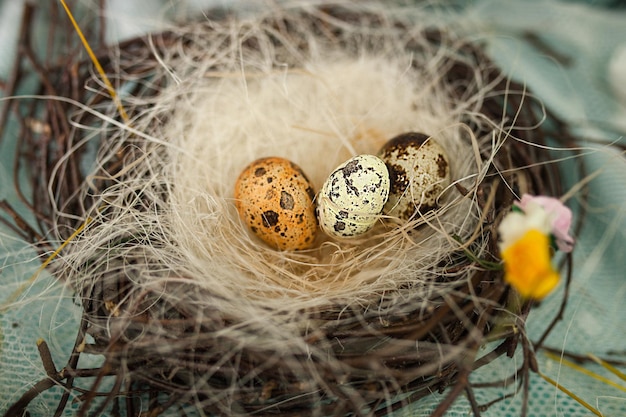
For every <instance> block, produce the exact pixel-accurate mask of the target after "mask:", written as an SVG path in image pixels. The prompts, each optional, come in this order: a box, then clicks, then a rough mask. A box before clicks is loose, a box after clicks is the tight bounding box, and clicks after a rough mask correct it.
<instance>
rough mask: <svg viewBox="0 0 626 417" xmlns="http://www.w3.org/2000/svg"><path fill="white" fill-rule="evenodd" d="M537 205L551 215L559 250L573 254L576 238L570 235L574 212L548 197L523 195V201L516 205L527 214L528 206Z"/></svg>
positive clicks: (553, 232)
mask: <svg viewBox="0 0 626 417" xmlns="http://www.w3.org/2000/svg"><path fill="white" fill-rule="evenodd" d="M531 204H537V205H539V206H541V207H543V209H544V210H545V211H546V213H548V214H549V215H550V220H551V223H550V224H551V226H552V234H553V235H554V237H555V239H556V244H557V246H558V248H559V250H561V251H563V252H571V251H572V249H573V247H574V238H573V237H571V236H570V235H569V229H570V227H571V225H572V211H571V210H570V209H569V208H568V207H566V206H565V205H563V203H561V202H560V201H559V200H558V199H557V198H554V197H546V196H541V195H540V196H533V195H530V194H524V195H522V198H521V200H520V201H519V202H518V203H516V205H517V206H518V207H519V208H521V209H522V211H524V212H526V210H527V209H528V206H529V205H531Z"/></svg>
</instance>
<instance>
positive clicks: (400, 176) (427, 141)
mask: <svg viewBox="0 0 626 417" xmlns="http://www.w3.org/2000/svg"><path fill="white" fill-rule="evenodd" d="M378 156H379V157H380V158H381V159H382V160H383V161H385V163H386V164H387V168H388V169H389V177H390V181H391V189H390V191H389V199H388V200H387V204H385V209H384V213H385V214H389V215H391V216H397V217H399V218H401V219H404V220H408V219H410V218H411V217H413V216H414V215H415V213H416V212H419V213H422V214H424V213H427V212H428V211H430V210H433V209H436V208H437V198H438V197H439V196H440V195H441V193H442V192H443V191H444V189H445V188H446V187H447V186H448V185H450V163H449V159H448V155H447V154H446V151H445V150H444V149H443V147H442V146H441V145H440V144H439V143H438V142H437V141H436V140H435V139H433V138H432V137H429V136H426V135H424V134H421V133H416V132H408V133H403V134H401V135H398V136H396V137H394V138H393V139H391V140H389V141H388V142H387V143H386V144H385V145H384V146H383V147H382V149H381V150H380V152H379V153H378Z"/></svg>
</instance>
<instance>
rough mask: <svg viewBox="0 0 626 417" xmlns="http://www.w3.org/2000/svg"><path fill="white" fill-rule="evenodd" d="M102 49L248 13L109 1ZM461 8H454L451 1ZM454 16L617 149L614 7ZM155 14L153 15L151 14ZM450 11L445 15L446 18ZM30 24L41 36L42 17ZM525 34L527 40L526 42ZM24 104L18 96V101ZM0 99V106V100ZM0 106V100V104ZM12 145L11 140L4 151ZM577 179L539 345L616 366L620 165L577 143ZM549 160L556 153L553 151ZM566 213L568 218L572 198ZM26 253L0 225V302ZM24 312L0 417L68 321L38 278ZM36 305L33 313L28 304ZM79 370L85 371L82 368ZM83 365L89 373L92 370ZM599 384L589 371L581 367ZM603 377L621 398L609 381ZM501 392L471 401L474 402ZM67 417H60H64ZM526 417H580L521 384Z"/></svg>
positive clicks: (509, 67)
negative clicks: (563, 283) (187, 19)
mask: <svg viewBox="0 0 626 417" xmlns="http://www.w3.org/2000/svg"><path fill="white" fill-rule="evenodd" d="M22 3H23V2H22V1H13V0H4V1H0V39H2V42H1V45H0V78H1V79H3V80H5V79H6V77H7V75H8V73H9V71H10V68H11V62H12V57H13V56H14V54H15V47H16V43H17V34H18V29H19V28H18V26H19V22H20V15H21V10H22ZM108 3H109V10H110V19H111V24H110V29H109V32H108V37H109V38H110V39H118V38H127V37H130V36H133V35H136V34H139V33H141V32H143V31H146V30H152V29H156V28H158V27H160V25H162V23H163V22H165V21H167V20H169V19H173V18H180V17H182V16H183V15H184V14H187V13H192V14H193V13H198V12H199V10H201V8H202V7H204V6H205V5H206V4H211V5H220V6H232V7H234V8H238V9H239V10H242V11H245V12H247V13H253V12H254V10H253V8H252V7H251V6H250V4H251V3H252V2H245V1H243V0H240V1H230V2H229V1H227V0H222V1H206V0H205V1H203V0H195V1H191V0H189V1H187V2H180V3H179V5H178V6H177V8H176V10H175V11H173V12H172V11H171V10H170V11H167V12H166V10H168V9H167V7H168V6H169V5H171V4H172V3H174V2H170V1H164V0H163V1H156V0H134V1H117V0H110V1H109V2H108ZM457 3H459V4H460V3H461V2H457ZM462 4H463V5H464V6H463V7H460V8H455V9H450V8H446V9H445V12H441V14H438V15H437V16H438V18H440V19H443V20H446V21H448V22H449V24H450V25H451V26H452V27H454V28H455V29H457V30H459V31H460V32H461V33H464V34H465V35H466V36H468V37H470V38H472V39H475V40H477V41H481V42H484V43H485V45H486V49H487V51H488V53H489V54H490V55H491V57H492V58H493V59H494V60H495V61H496V62H497V63H498V64H499V65H500V66H501V67H502V68H503V70H504V71H505V72H506V73H508V74H510V75H511V76H512V77H513V78H515V79H516V80H518V81H521V82H524V83H525V84H526V85H527V86H528V87H529V89H531V90H532V91H533V92H534V94H535V95H536V96H537V97H538V98H539V99H541V100H543V101H544V102H545V104H546V106H547V107H548V108H549V109H550V110H552V111H553V112H555V113H556V114H557V115H558V116H559V117H561V118H562V119H564V120H566V121H568V123H569V124H570V125H571V126H573V127H575V128H576V130H577V131H578V132H579V133H580V135H581V137H584V138H590V139H601V140H603V141H604V142H605V143H609V142H613V143H621V144H622V145H624V144H626V140H625V139H624V134H626V133H625V132H626V7H624V6H623V3H622V2H618V1H611V0H606V1H588V2H587V1H582V0H578V1H556V0H551V1H550V0H543V1H542V0H527V1H498V0H476V1H473V2H468V3H462ZM158 5H160V6H163V7H162V8H160V7H158ZM451 10H456V11H455V12H452V11H451ZM38 24H40V25H42V28H43V27H45V17H40V21H39V22H38ZM529 34H531V35H532V36H529ZM22 93H26V92H24V91H23V92H22ZM2 94H3V93H2V92H0V97H2V100H5V99H6V98H5V96H4V95H2ZM4 104H5V102H2V101H0V105H4ZM9 126H10V127H9V129H8V130H7V131H5V132H2V133H3V136H4V139H3V141H2V142H1V147H0V199H6V200H8V201H11V202H12V203H14V204H16V206H17V207H19V203H18V198H17V196H16V194H15V192H14V191H13V186H12V181H13V173H12V158H13V155H14V137H15V134H16V133H15V130H14V127H15V126H13V127H11V124H10V125H9ZM12 138H13V140H12ZM579 145H580V147H581V150H582V153H583V155H584V156H583V158H584V161H585V163H586V164H587V170H588V172H589V173H594V175H597V176H596V177H595V178H594V179H593V180H592V181H591V182H590V185H591V187H590V195H589V198H588V200H587V201H586V202H585V203H584V204H585V208H586V210H587V217H586V218H585V223H584V227H583V229H582V231H581V233H580V234H579V236H577V238H578V243H577V246H576V249H575V252H574V257H575V274H574V281H573V284H572V296H571V299H570V301H569V303H568V308H567V310H566V312H565V316H564V318H563V320H562V321H561V322H560V324H559V325H558V326H557V328H556V329H555V331H554V332H553V333H552V334H551V336H550V338H549V340H548V345H550V346H552V347H555V348H557V349H566V350H568V351H572V352H576V353H582V354H585V353H587V352H593V353H595V354H597V355H604V356H606V355H611V354H612V352H621V355H618V356H617V357H618V358H620V359H622V360H624V358H626V342H625V341H624V340H626V256H625V255H626V254H625V253H624V248H625V242H626V215H625V214H626V186H625V183H626V162H625V158H624V154H623V153H620V151H619V150H618V149H617V148H616V147H610V146H607V145H604V144H598V143H596V142H595V141H593V140H585V139H583V140H581V142H580V143H579ZM556 153H557V154H558V151H557V152H556ZM561 168H562V172H563V174H564V175H565V177H566V179H567V178H570V180H566V182H567V186H568V187H569V186H574V178H575V177H574V176H573V175H571V174H572V173H573V172H574V170H575V169H576V161H572V160H565V161H563V163H562V165H561ZM568 204H571V205H572V206H573V207H575V208H576V207H577V206H578V205H579V204H580V201H579V200H578V199H577V198H576V197H574V198H573V199H572V200H571V201H570V202H569V203H568ZM35 256H36V254H35V253H34V252H33V251H32V250H31V249H30V248H28V247H27V246H26V245H24V244H23V242H20V241H19V240H17V239H15V238H14V237H13V235H12V234H11V233H10V232H9V231H8V230H7V229H6V228H4V227H3V226H2V225H0V303H2V302H3V301H4V300H5V299H6V298H7V297H8V296H9V295H10V294H11V293H12V292H13V291H15V290H16V289H17V288H18V287H19V286H20V285H21V283H22V282H24V281H25V280H27V279H28V277H30V276H31V275H32V273H33V272H34V271H35V270H36V268H37V266H38V265H39V263H38V261H37V260H36V259H35ZM561 292H562V288H561V289H560V290H558V291H557V292H556V293H555V294H552V295H551V296H550V297H549V298H548V299H547V300H546V301H545V302H544V303H542V305H541V306H540V307H539V308H538V309H536V310H534V311H533V312H532V314H531V316H530V318H529V325H528V327H529V329H528V331H529V333H530V336H531V338H532V337H537V335H539V334H540V333H541V332H542V331H543V329H544V328H545V326H546V324H547V323H546V322H547V320H549V319H550V318H551V317H553V316H554V314H555V313H556V310H557V309H558V305H559V302H560V295H561ZM23 298H24V300H25V301H24V303H23V304H20V305H18V306H17V307H16V308H12V309H11V310H10V311H1V312H0V324H1V328H2V334H3V339H2V340H1V342H2V347H1V349H2V350H1V351H0V413H3V412H4V411H5V410H6V408H7V407H8V405H9V404H11V403H12V402H14V401H15V400H16V399H17V398H19V396H20V395H21V393H23V392H24V391H25V390H26V389H27V388H28V387H29V386H30V385H31V384H33V382H34V381H36V380H39V379H41V378H42V377H43V375H44V374H45V373H44V371H43V369H42V367H41V365H40V361H39V357H38V353H37V348H36V341H37V339H38V338H41V337H42V338H45V339H46V340H48V341H50V343H51V349H52V353H53V357H54V359H55V361H56V363H57V364H58V365H61V364H63V363H65V361H66V360H67V355H68V353H69V347H70V346H71V344H72V343H73V341H74V337H75V332H76V326H77V323H78V320H79V317H80V310H79V307H78V306H77V305H76V304H75V303H74V301H73V299H72V294H71V292H70V291H69V290H68V289H66V288H64V287H63V286H62V285H60V284H59V283H57V282H55V281H54V280H53V279H51V278H50V277H48V276H47V275H45V274H43V275H42V276H41V278H40V279H38V280H37V281H36V282H35V284H34V285H32V286H30V288H29V289H28V290H27V291H26V292H25V293H24V295H23ZM33 300H36V302H33ZM538 357H539V360H540V367H541V369H542V371H543V372H545V373H546V374H548V375H550V376H551V377H552V378H554V379H556V380H558V381H560V382H561V383H562V384H563V385H564V386H566V387H567V388H568V389H570V390H572V391H574V392H576V393H577V394H579V395H580V396H581V397H583V398H584V399H585V400H586V401H588V402H589V403H590V404H592V405H593V406H594V407H596V408H598V409H599V410H600V411H602V412H603V413H604V415H605V416H622V415H626V392H624V391H620V390H619V389H616V388H613V387H610V386H609V385H607V384H605V383H601V382H599V381H597V380H594V379H593V378H590V377H588V376H585V375H583V374H581V373H579V372H575V371H573V370H572V369H571V368H568V367H566V366H561V365H560V364H559V363H558V362H557V361H553V360H550V359H548V358H547V357H546V356H545V355H543V354H541V353H540V354H539V355H538ZM82 365H84V366H89V365H90V364H88V363H83V364H82ZM92 365H95V364H92ZM518 365H519V363H518V362H516V361H515V360H509V361H498V362H496V363H493V364H491V365H490V366H489V367H487V368H486V369H483V370H481V371H480V372H477V373H476V375H474V378H476V379H477V380H484V381H487V380H492V379H494V378H498V377H504V376H507V375H509V374H511V373H512V372H513V371H514V369H515V368H516V367H517V366H518ZM589 368H590V369H593V370H594V371H596V372H599V373H602V374H605V375H606V372H605V371H604V370H602V369H601V368H599V367H595V366H590V367H589ZM606 376H607V377H608V378H610V379H612V380H614V381H615V382H617V383H619V384H621V386H624V387H626V381H619V380H618V379H616V378H615V377H613V376H611V375H606ZM504 392H508V391H505V390H504V389H495V390H491V391H489V392H486V393H482V392H481V393H480V394H479V398H478V401H479V402H484V401H488V400H489V399H492V398H495V397H497V396H498V395H500V394H503V393H504ZM58 395H59V391H58V390H57V391H54V390H52V391H50V392H47V393H46V394H44V395H42V396H41V397H40V398H38V399H37V400H36V401H34V402H33V406H32V407H31V409H30V411H31V415H32V416H33V417H40V416H41V417H43V416H47V415H50V407H51V404H53V403H54V402H53V401H54V399H55V397H56V396H58ZM440 399H441V397H440V396H437V395H433V396H431V397H429V398H426V399H425V400H424V401H421V402H420V403H418V404H416V405H414V406H412V407H410V408H409V409H405V410H401V411H399V412H397V413H396V415H397V416H427V415H429V414H430V412H431V411H432V409H433V408H434V407H435V406H436V404H437V403H438V401H439V400H440ZM520 404H521V398H520V396H519V395H518V396H516V397H514V398H512V399H509V400H506V401H503V402H501V403H499V404H496V405H494V406H493V407H491V408H489V409H488V410H486V411H485V412H484V416H518V415H519V412H520V411H519V410H520ZM468 414H469V407H468V405H467V404H466V401H465V400H463V399H461V400H459V401H458V403H457V404H455V406H454V407H453V408H452V409H451V410H450V411H449V412H448V415H449V416H466V415H468ZM67 415H71V412H70V411H68V413H67ZM528 415H529V417H544V416H545V417H556V416H571V417H577V416H588V415H590V414H589V412H588V411H586V410H585V409H584V408H582V407H581V406H580V405H578V404H577V403H576V402H575V401H573V400H572V399H571V398H569V397H568V396H566V395H565V394H563V393H561V392H560V391H558V390H556V389H555V388H554V387H552V386H551V385H549V384H547V383H545V382H544V381H543V380H541V379H540V378H539V377H535V376H533V379H532V385H531V402H530V408H529V414H528Z"/></svg>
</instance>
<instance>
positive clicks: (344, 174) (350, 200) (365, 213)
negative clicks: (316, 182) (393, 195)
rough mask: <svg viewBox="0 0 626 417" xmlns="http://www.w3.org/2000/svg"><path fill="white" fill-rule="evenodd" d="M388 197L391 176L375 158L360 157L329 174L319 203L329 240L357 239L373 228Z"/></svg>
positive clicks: (381, 162) (321, 221) (352, 159)
mask: <svg viewBox="0 0 626 417" xmlns="http://www.w3.org/2000/svg"><path fill="white" fill-rule="evenodd" d="M388 195H389V173H388V172H387V167H386V165H385V163H384V162H383V161H382V160H381V159H380V158H378V157H376V156H374V155H358V156H355V157H353V158H351V159H349V160H348V161H346V162H344V163H343V164H341V165H339V166H338V167H337V168H336V169H335V170H334V171H333V172H332V174H330V176H329V177H328V179H327V180H326V182H325V183H324V185H323V186H322V190H321V191H320V193H319V196H318V201H317V216H318V219H319V223H320V226H321V227H322V229H323V230H324V231H325V232H326V233H327V234H329V235H330V236H335V237H346V238H349V237H355V236H358V235H361V234H363V233H365V232H367V231H368V230H369V229H371V228H372V226H374V224H375V223H376V220H377V219H378V217H379V216H380V214H381V213H382V210H383V207H384V206H385V203H386V202H387V196H388Z"/></svg>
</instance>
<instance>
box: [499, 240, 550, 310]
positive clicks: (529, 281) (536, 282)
mask: <svg viewBox="0 0 626 417" xmlns="http://www.w3.org/2000/svg"><path fill="white" fill-rule="evenodd" d="M502 259H503V260H504V279H505V280H506V281H507V282H508V283H509V284H511V285H512V286H513V287H514V288H515V289H516V290H517V292H519V293H520V295H521V296H522V297H524V298H534V299H538V300H540V299H542V298H544V297H545V296H546V295H548V294H549V293H550V292H551V291H552V290H553V289H554V287H556V285H557V284H558V283H559V274H558V272H557V271H555V270H554V269H553V268H552V264H551V263H550V239H549V238H548V236H547V235H546V234H545V233H543V232H541V231H539V230H537V229H531V230H528V231H527V232H526V233H525V234H524V235H523V236H522V237H521V238H520V239H519V240H517V241H516V242H515V243H513V244H512V245H510V246H508V247H507V248H506V249H504V250H503V251H502Z"/></svg>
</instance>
